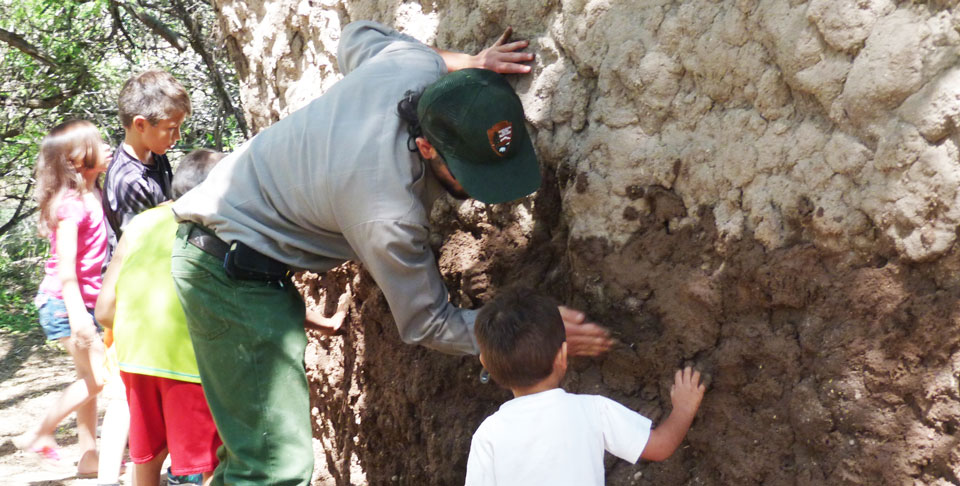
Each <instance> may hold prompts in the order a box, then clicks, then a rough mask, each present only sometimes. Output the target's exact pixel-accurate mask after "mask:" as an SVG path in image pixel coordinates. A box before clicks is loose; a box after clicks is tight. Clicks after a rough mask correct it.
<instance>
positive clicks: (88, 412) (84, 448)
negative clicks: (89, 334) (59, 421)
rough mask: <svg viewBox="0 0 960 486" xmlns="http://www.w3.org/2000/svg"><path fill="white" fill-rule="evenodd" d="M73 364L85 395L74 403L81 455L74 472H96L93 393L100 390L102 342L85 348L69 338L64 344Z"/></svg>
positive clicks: (95, 393)
mask: <svg viewBox="0 0 960 486" xmlns="http://www.w3.org/2000/svg"><path fill="white" fill-rule="evenodd" d="M65 347H66V348H67V351H69V352H70V355H71V356H73V362H74V365H76V367H77V378H79V379H80V381H82V382H83V384H84V392H85V393H86V398H85V399H84V400H82V401H81V402H80V404H79V405H78V406H77V408H76V410H77V443H78V445H79V446H80V450H81V456H80V461H79V462H78V463H77V472H79V473H81V474H91V473H95V472H97V464H98V462H99V460H100V458H99V457H98V456H97V395H98V394H99V393H100V390H102V389H103V376H102V375H103V370H102V368H103V360H104V350H103V342H102V341H100V340H99V339H95V340H94V341H93V343H92V344H90V346H89V347H86V346H78V345H77V343H76V341H74V340H72V339H69V340H68V341H67V342H66V343H65Z"/></svg>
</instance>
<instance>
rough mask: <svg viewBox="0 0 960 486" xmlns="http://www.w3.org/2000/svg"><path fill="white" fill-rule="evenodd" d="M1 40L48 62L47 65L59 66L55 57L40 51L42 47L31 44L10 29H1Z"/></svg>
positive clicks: (44, 62) (39, 59) (41, 60)
mask: <svg viewBox="0 0 960 486" xmlns="http://www.w3.org/2000/svg"><path fill="white" fill-rule="evenodd" d="M0 41H3V42H6V43H7V44H9V45H10V46H11V47H13V48H15V49H17V50H19V51H20V52H22V53H24V54H26V55H28V56H30V57H32V58H34V59H36V60H37V61H40V62H42V63H43V64H46V65H47V66H50V67H57V62H56V61H54V60H53V58H51V57H50V56H48V55H46V54H44V53H42V52H40V49H37V48H36V47H34V46H33V44H30V43H29V42H27V40H26V39H24V38H23V37H21V36H20V35H18V34H15V33H13V32H10V31H9V30H3V29H0Z"/></svg>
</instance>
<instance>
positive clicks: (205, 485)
mask: <svg viewBox="0 0 960 486" xmlns="http://www.w3.org/2000/svg"><path fill="white" fill-rule="evenodd" d="M212 481H213V471H207V472H205V473H203V481H202V482H201V483H200V484H201V486H210V483H211V482H212Z"/></svg>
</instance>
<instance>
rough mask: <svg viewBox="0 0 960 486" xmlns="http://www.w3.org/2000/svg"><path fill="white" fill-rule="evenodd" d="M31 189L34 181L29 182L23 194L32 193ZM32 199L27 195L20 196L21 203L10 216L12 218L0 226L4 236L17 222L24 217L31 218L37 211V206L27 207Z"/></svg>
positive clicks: (0, 233) (0, 231)
mask: <svg viewBox="0 0 960 486" xmlns="http://www.w3.org/2000/svg"><path fill="white" fill-rule="evenodd" d="M31 189H33V183H32V182H28V183H27V188H26V189H24V191H23V194H24V195H26V194H30V190H31ZM30 200H31V199H30V198H29V197H26V196H24V197H21V198H20V203H19V204H17V209H16V211H14V212H13V216H10V219H8V220H7V222H6V223H3V225H2V226H0V236H3V235H4V234H5V233H6V232H7V231H10V230H11V229H12V228H13V227H14V226H16V225H17V223H19V222H21V221H23V220H24V219H27V218H29V217H30V216H31V215H32V214H33V213H35V212H37V207H36V206H33V207H31V208H26V209H25V206H26V204H27V201H30Z"/></svg>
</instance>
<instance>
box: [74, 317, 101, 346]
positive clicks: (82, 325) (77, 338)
mask: <svg viewBox="0 0 960 486" xmlns="http://www.w3.org/2000/svg"><path fill="white" fill-rule="evenodd" d="M70 336H71V337H72V338H73V339H74V342H75V343H76V345H77V348H79V349H89V348H90V346H92V345H93V343H94V341H96V340H97V339H98V338H99V336H98V335H97V326H96V324H94V323H93V318H92V317H90V314H84V315H83V317H81V318H80V322H78V323H76V325H74V323H73V322H71V324H70Z"/></svg>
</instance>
